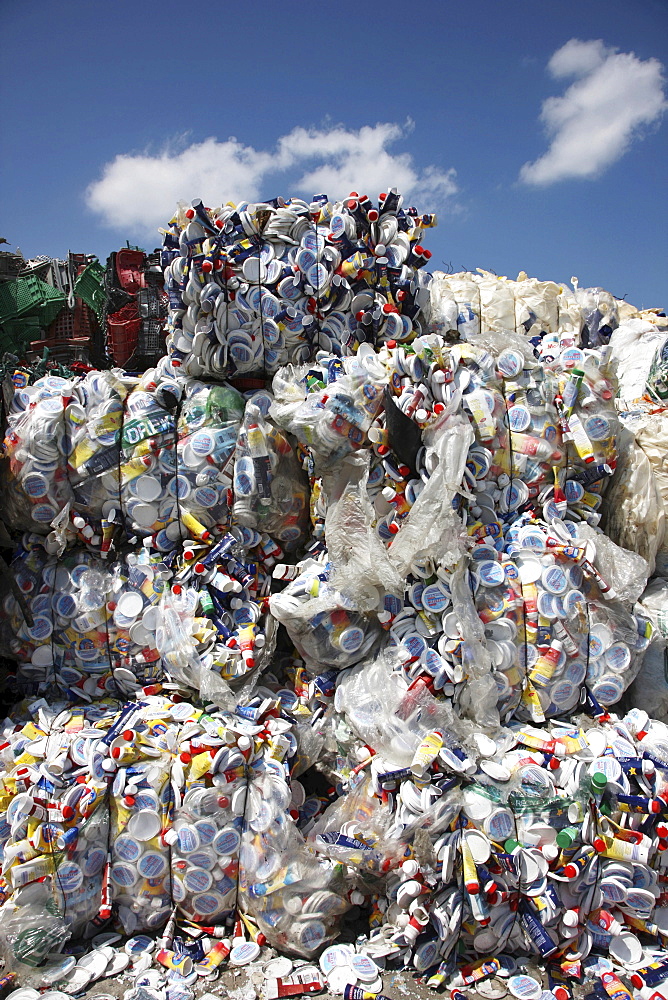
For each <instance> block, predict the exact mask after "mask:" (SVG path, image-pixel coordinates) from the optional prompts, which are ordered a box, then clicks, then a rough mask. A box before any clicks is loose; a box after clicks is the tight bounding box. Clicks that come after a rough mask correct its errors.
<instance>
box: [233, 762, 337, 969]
mask: <svg viewBox="0 0 668 1000" xmlns="http://www.w3.org/2000/svg"><path fill="white" fill-rule="evenodd" d="M248 796H249V801H248V807H247V812H248V817H249V819H248V822H247V824H246V825H245V829H244V834H243V842H242V847H241V854H240V883H239V885H240V889H241V893H242V897H241V905H242V909H243V910H244V911H245V912H247V913H249V914H250V915H251V916H252V917H253V918H254V919H255V920H256V921H257V924H258V926H259V927H260V929H261V930H262V931H263V932H264V934H265V935H266V937H267V940H268V941H269V943H270V944H271V945H273V946H274V947H275V948H280V950H281V951H287V952H289V953H292V954H294V953H296V954H298V955H305V956H312V955H314V954H316V953H317V952H318V951H319V950H320V949H321V948H322V946H323V945H324V944H326V943H327V942H328V941H331V940H332V939H333V938H334V937H335V936H336V933H337V930H338V922H339V918H340V917H341V915H342V914H344V913H345V912H346V910H347V909H348V907H349V903H348V900H347V899H346V896H345V888H346V887H345V883H344V881H343V878H342V873H341V871H340V868H339V867H338V866H334V865H333V864H331V863H330V862H328V861H326V860H323V859H320V858H318V857H317V856H316V855H315V854H313V853H312V852H311V851H310V850H309V849H308V847H307V846H306V844H305V842H304V838H303V837H302V835H301V833H300V832H299V830H298V829H297V828H296V826H295V824H294V822H293V820H292V819H291V818H290V816H289V815H288V812H287V809H288V806H289V804H290V789H289V787H288V785H287V783H286V782H285V781H284V780H283V778H282V777H281V776H280V775H279V774H275V773H273V772H272V771H271V770H266V771H264V772H263V773H260V774H258V775H256V776H255V777H254V778H253V780H252V781H251V783H250V785H249V789H248Z"/></svg>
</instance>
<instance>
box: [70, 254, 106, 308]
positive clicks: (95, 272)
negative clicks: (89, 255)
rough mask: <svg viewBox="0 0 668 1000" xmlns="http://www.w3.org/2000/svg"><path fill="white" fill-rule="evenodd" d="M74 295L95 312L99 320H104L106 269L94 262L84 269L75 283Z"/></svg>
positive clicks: (96, 261)
mask: <svg viewBox="0 0 668 1000" xmlns="http://www.w3.org/2000/svg"><path fill="white" fill-rule="evenodd" d="M74 294H75V295H78V296H79V298H80V299H83V301H84V302H85V303H86V305H87V306H90V308H91V309H92V310H93V312H94V313H95V315H96V316H97V318H98V319H101V318H102V312H103V310H104V304H105V301H106V298H107V296H106V292H105V290H104V267H103V266H102V264H100V262H99V260H94V261H92V263H90V264H88V266H87V267H85V268H84V269H83V271H82V272H81V274H80V275H79V277H78V278H77V279H76V281H75V282H74Z"/></svg>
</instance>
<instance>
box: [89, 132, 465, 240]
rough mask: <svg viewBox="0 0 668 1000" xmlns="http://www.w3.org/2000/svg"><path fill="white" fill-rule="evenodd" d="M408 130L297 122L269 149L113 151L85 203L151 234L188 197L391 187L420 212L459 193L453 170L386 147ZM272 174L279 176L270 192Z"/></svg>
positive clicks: (208, 199) (218, 200)
mask: <svg viewBox="0 0 668 1000" xmlns="http://www.w3.org/2000/svg"><path fill="white" fill-rule="evenodd" d="M410 128H411V123H410V122H409V123H407V125H406V126H404V127H402V126H400V125H397V124H393V123H379V124H378V125H366V126H364V127H363V128H360V129H358V130H354V129H346V128H345V127H344V126H343V125H338V126H335V127H333V128H325V129H305V128H301V127H298V128H294V129H293V130H292V131H291V132H289V133H288V134H287V135H284V136H281V137H280V138H279V140H278V142H277V143H276V146H275V148H274V149H273V150H271V151H266V150H258V149H255V148H254V147H253V146H245V145H243V144H242V143H240V142H239V141H238V140H237V139H236V138H234V137H231V138H229V139H227V140H225V141H219V140H218V139H215V138H209V139H205V140H204V141H203V142H197V143H192V144H190V145H184V140H181V141H180V142H175V143H172V144H170V145H169V146H168V147H166V148H165V149H164V150H162V151H161V152H160V153H158V154H156V155H151V154H149V153H139V154H134V155H133V154H121V155H119V156H117V157H115V159H113V160H112V161H111V162H110V163H107V164H106V165H105V166H104V168H103V170H102V175H101V177H100V178H99V179H98V180H96V181H94V182H93V183H92V184H91V185H90V186H89V187H88V190H87V191H86V202H87V204H88V207H89V208H91V209H92V210H93V211H94V212H95V213H97V214H98V215H99V216H100V217H101V220H102V222H103V223H104V224H105V225H107V226H110V227H112V228H114V229H122V230H125V231H131V232H142V233H149V232H152V233H154V232H155V230H156V229H157V228H158V227H159V226H162V225H165V223H166V222H167V221H168V220H169V219H170V218H171V216H172V214H173V212H174V209H175V207H176V204H177V202H178V201H179V200H184V201H188V202H189V201H191V200H192V199H193V198H202V200H203V201H204V203H205V204H210V205H220V204H223V203H224V202H226V201H240V200H241V199H242V198H243V199H246V200H248V201H253V200H256V199H258V198H260V197H272V196H273V194H274V193H281V194H284V195H286V196H287V195H290V194H293V193H294V194H299V195H303V196H308V197H310V196H311V195H313V194H317V193H325V194H328V195H329V196H330V198H333V199H338V198H344V197H345V196H346V195H347V194H349V192H350V191H351V190H353V189H355V190H357V191H359V193H360V194H369V196H370V197H372V198H373V197H375V196H376V195H377V194H378V193H379V192H380V191H384V190H386V189H387V188H388V187H396V188H398V189H399V191H401V193H402V194H403V195H404V196H406V197H410V198H411V199H420V200H422V199H424V201H425V204H424V205H422V204H421V205H420V206H419V207H421V208H423V209H424V210H425V211H431V210H433V209H435V208H441V207H442V206H443V204H444V203H445V202H446V201H447V200H448V199H451V198H452V196H453V195H454V194H455V193H456V192H457V185H456V183H455V171H454V170H453V169H449V170H442V169H441V168H439V167H436V166H434V165H429V166H427V167H425V168H424V169H422V170H420V169H419V168H418V167H416V165H415V163H414V161H413V157H412V156H411V154H410V153H393V152H391V151H390V150H389V148H388V147H390V146H392V145H393V144H394V143H396V142H398V141H399V140H400V139H403V138H404V137H405V135H406V133H407V132H408V131H410ZM278 175H284V176H283V177H282V178H281V177H280V176H278ZM270 178H276V180H273V179H272V180H271V190H267V185H268V183H269V181H270ZM274 188H276V190H275V191H274ZM362 189H363V190H362Z"/></svg>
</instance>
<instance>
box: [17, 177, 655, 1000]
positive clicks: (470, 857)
mask: <svg viewBox="0 0 668 1000" xmlns="http://www.w3.org/2000/svg"><path fill="white" fill-rule="evenodd" d="M434 221H435V220H434V218H433V216H430V215H419V214H418V212H417V211H416V210H413V209H408V208H406V209H405V208H404V207H403V205H402V201H401V199H400V197H399V196H398V195H397V194H396V192H389V193H388V194H386V195H382V196H381V197H380V199H379V201H378V202H377V203H372V202H370V200H369V199H367V198H366V197H365V196H359V195H351V196H350V198H349V199H347V200H346V201H345V202H340V203H332V202H329V201H328V200H327V199H326V198H325V197H324V196H323V197H318V198H316V199H315V200H314V201H313V202H312V203H311V204H308V203H304V202H300V201H299V200H297V199H291V200H289V201H287V202H286V201H283V200H281V199H276V201H275V202H272V203H263V204H261V205H259V204H258V205H249V204H247V203H241V204H240V205H237V206H225V208H222V209H216V208H211V209H209V208H206V207H205V206H203V205H202V204H201V202H195V203H193V206H192V208H191V209H186V208H185V207H183V208H181V209H179V212H178V213H177V215H176V216H175V218H174V219H173V220H172V222H171V223H170V224H169V226H168V227H166V230H165V249H164V254H163V266H164V267H165V273H166V279H165V280H166V289H167V291H168V293H169V295H170V305H171V313H170V333H169V338H168V355H167V356H166V357H165V358H164V359H162V360H161V361H160V362H159V364H158V365H157V366H156V368H155V369H153V370H152V371H150V372H147V373H146V374H145V375H144V376H142V378H141V379H137V378H132V377H130V376H128V375H126V374H125V373H123V372H121V371H118V370H114V371H112V372H104V373H100V372H93V373H90V374H89V375H87V376H86V377H85V378H84V379H81V380H64V379H59V378H55V377H53V376H46V377H45V378H43V379H40V380H39V381H37V382H35V383H34V384H32V385H29V384H20V379H18V378H17V381H16V384H15V385H14V387H13V390H12V391H11V392H10V393H7V392H6V397H7V402H8V405H7V411H8V427H7V434H6V450H7V454H8V457H9V464H10V477H9V485H8V487H7V492H6V496H7V505H6V506H7V510H8V515H7V516H8V520H9V522H10V523H11V524H12V525H13V526H14V527H15V528H17V529H19V530H22V531H23V532H24V533H23V535H22V537H21V540H20V543H19V544H18V545H17V549H16V552H15V554H14V559H13V562H12V564H11V580H7V581H6V591H5V594H4V596H3V598H2V629H3V633H4V636H5V648H6V650H7V651H8V655H9V656H10V657H12V658H13V659H14V660H15V661H16V665H17V667H16V670H17V684H18V686H19V689H20V692H21V693H22V694H24V695H25V698H24V701H23V703H22V704H21V706H20V707H19V708H17V714H16V715H15V717H14V719H12V720H11V721H10V720H7V721H6V722H5V723H4V726H3V733H2V737H3V739H2V743H1V744H0V761H1V765H2V766H1V768H0V806H1V807H2V810H3V811H2V818H1V822H0V843H1V845H2V853H1V866H2V867H1V875H0V890H1V891H2V894H3V896H4V903H3V907H2V915H3V919H2V920H0V949H1V951H2V954H3V956H4V958H5V962H6V968H7V970H8V972H10V973H11V974H14V975H16V977H17V978H18V981H19V982H20V983H21V984H22V985H35V986H40V987H43V986H47V985H51V984H58V983H61V984H64V985H65V986H66V984H67V983H68V982H70V983H76V984H80V983H81V982H82V981H83V979H85V978H86V973H85V971H82V970H85V968H87V966H86V965H85V959H79V961H78V962H76V964H75V961H76V960H73V957H72V956H70V955H68V954H67V952H66V949H65V950H63V948H64V947H65V942H66V941H67V939H68V937H69V936H73V937H75V938H83V940H84V941H87V940H92V939H93V938H94V937H95V936H96V935H97V934H98V933H99V932H100V930H102V929H105V928H108V927H112V926H113V927H115V928H117V929H118V930H119V931H120V933H121V934H123V935H125V936H130V937H131V942H128V945H127V947H128V948H129V950H128V951H127V954H128V955H130V956H131V961H132V965H133V968H134V969H135V971H136V972H137V973H138V974H141V973H143V972H144V971H145V970H146V968H147V963H148V965H150V963H151V961H152V959H151V958H150V945H151V940H152V939H154V938H155V939H157V950H156V953H155V954H156V956H158V957H157V958H156V961H158V962H159V963H160V965H161V967H163V968H165V969H168V970H169V971H165V976H166V977H167V978H166V980H160V982H167V983H169V985H170V988H179V989H182V990H183V991H185V992H184V994H183V995H184V996H185V997H186V998H187V1000H189V997H190V995H191V994H190V993H188V992H187V991H189V990H190V987H191V986H192V985H193V984H194V982H195V981H196V980H197V978H198V977H201V978H202V979H203V980H204V981H207V979H211V978H215V976H216V975H217V974H218V973H217V969H218V968H219V967H220V965H221V963H222V962H224V961H227V959H228V958H229V961H230V963H231V965H232V966H234V965H237V964H243V962H245V961H251V960H253V959H255V958H257V957H259V956H260V957H261V955H262V952H261V950H260V949H261V948H262V947H263V946H264V944H265V943H268V944H269V945H270V946H273V947H275V948H277V949H279V950H280V951H281V952H283V953H285V954H291V955H294V956H303V957H305V958H307V959H309V960H311V959H318V958H320V969H321V971H322V973H323V975H326V976H327V977H328V981H329V982H330V986H331V987H332V989H334V987H335V986H336V988H337V989H339V987H340V989H339V992H341V990H342V989H343V986H342V983H343V980H342V976H343V975H345V976H347V977H350V976H352V979H350V978H348V979H346V985H347V986H348V987H351V985H354V983H355V982H357V981H358V976H357V972H355V969H357V970H358V972H359V975H360V976H366V978H362V979H359V981H360V983H361V984H362V985H363V984H364V983H372V982H373V983H374V984H375V987H374V988H375V989H376V992H377V991H378V984H377V982H376V979H374V978H373V977H374V975H375V973H376V971H377V973H378V977H381V972H382V968H383V967H384V965H385V963H388V962H389V963H392V962H393V961H396V962H399V963H403V964H405V965H407V966H408V967H410V968H411V969H413V970H414V971H415V972H417V973H419V974H420V975H422V976H423V977H424V978H425V980H426V981H427V983H428V984H429V985H430V986H432V987H438V986H441V985H449V986H450V987H452V988H455V987H458V986H461V985H467V984H470V983H473V982H474V981H476V980H477V979H478V978H480V977H481V976H482V977H484V976H490V975H493V974H494V973H496V972H500V970H501V968H502V962H501V958H503V959H504V961H505V960H506V959H507V961H508V962H509V963H513V962H514V959H512V958H511V957H510V956H511V955H514V956H517V957H518V960H519V961H522V959H523V958H527V957H530V958H535V959H540V960H541V961H543V962H545V963H547V968H548V971H549V974H550V976H551V977H552V983H553V986H554V983H556V982H557V980H559V981H567V980H568V978H569V977H571V976H574V975H580V976H582V975H584V976H587V975H589V976H590V977H596V976H601V975H604V974H606V975H607V974H612V970H613V968H615V969H616V970H617V971H618V972H620V973H621V974H622V975H626V974H627V973H628V974H630V973H631V971H633V970H635V969H637V968H641V969H642V967H643V964H645V965H646V964H648V963H649V962H650V961H651V960H653V959H654V958H656V957H657V956H659V957H661V958H663V952H662V951H661V944H662V942H663V940H664V938H665V935H666V934H667V933H668V916H666V913H667V909H666V907H665V906H664V901H665V897H664V888H665V878H666V875H665V868H666V866H665V862H664V859H665V858H666V857H667V856H668V855H667V854H666V848H668V784H667V781H666V773H668V727H667V726H666V725H665V724H663V723H662V722H660V721H656V720H653V719H652V718H651V709H652V706H651V705H647V704H646V702H642V704H641V703H640V700H638V702H637V705H636V707H631V705H632V702H630V701H629V693H628V692H629V686H630V685H631V684H632V683H634V679H635V678H636V677H638V678H639V679H638V680H635V683H634V686H633V688H632V689H631V690H632V691H639V690H640V688H639V685H640V683H641V681H640V679H641V678H642V677H643V676H650V674H643V672H642V671H648V670H651V671H654V674H656V671H657V669H658V667H657V664H658V663H659V662H660V657H661V656H662V655H663V651H664V648H665V639H664V637H663V635H662V634H661V633H662V632H663V626H662V622H663V619H662V618H661V615H662V614H663V611H662V608H663V603H664V594H663V590H662V589H661V587H663V583H661V584H658V583H655V585H654V586H653V587H652V586H650V588H649V589H648V590H646V586H647V582H648V575H649V572H650V568H651V564H652V563H653V562H656V564H657V566H658V567H660V566H661V565H662V564H661V558H662V556H661V549H660V544H661V540H660V539H659V538H658V535H659V534H660V531H661V524H662V523H663V522H662V521H661V515H662V514H663V508H662V502H663V501H662V495H661V484H659V486H658V487H657V484H656V481H655V476H656V473H655V463H654V462H653V459H652V456H651V454H650V452H651V447H650V445H649V444H646V448H647V450H646V451H645V450H644V451H643V455H645V456H646V458H645V461H644V462H643V461H642V460H641V459H640V456H639V455H638V454H637V450H638V449H642V448H643V441H642V434H641V432H640V430H639V429H638V427H636V428H635V429H634V428H633V427H632V425H631V420H630V418H629V417H628V415H626V414H622V419H623V423H624V430H623V433H622V428H621V425H620V418H619V416H618V412H617V406H616V403H615V397H616V392H617V384H618V382H617V380H620V381H623V380H624V375H625V370H626V368H625V366H626V364H627V361H626V360H625V359H626V358H628V356H629V350H628V343H627V341H628V338H629V337H636V338H638V337H640V338H642V337H643V336H648V337H650V338H651V339H652V342H653V347H652V351H653V352H654V353H652V358H653V359H654V360H653V361H652V362H651V363H650V364H649V367H648V368H647V374H643V375H642V376H638V375H637V373H636V374H634V375H633V376H632V378H630V379H629V381H628V385H629V386H631V385H633V386H634V387H635V386H637V385H640V384H641V382H642V384H643V386H644V387H647V386H653V387H654V389H655V390H656V391H657V392H658V391H659V390H661V391H662V389H661V386H662V382H661V379H662V378H663V375H662V371H663V369H662V368H661V365H662V364H663V361H662V354H660V353H659V354H658V353H657V351H659V349H661V350H662V345H661V344H660V343H659V342H658V341H657V340H656V331H657V329H658V328H659V324H658V323H654V322H653V321H652V320H647V323H649V324H650V327H651V329H649V330H645V329H644V327H643V328H642V329H641V328H640V327H637V328H636V327H634V326H629V324H633V323H634V322H636V321H637V322H641V319H640V317H639V316H636V315H635V314H634V312H633V309H632V307H629V306H628V305H627V304H626V303H620V302H619V301H617V300H615V299H614V297H613V296H611V295H609V293H607V292H605V291H604V290H602V289H579V288H578V286H577V282H575V283H574V287H573V289H572V290H570V289H568V288H566V287H564V286H561V285H557V284H554V283H552V282H539V281H537V280H535V279H530V278H527V277H526V275H520V277H519V278H518V280H517V281H516V282H512V281H510V280H508V279H506V278H499V277H497V276H495V275H491V274H489V273H487V272H479V273H477V274H469V273H467V274H461V275H444V274H441V273H438V272H437V273H436V274H435V275H433V276H431V275H429V274H427V273H426V272H425V271H424V270H423V269H422V265H423V264H424V263H425V262H426V260H427V259H428V254H427V252H426V251H425V250H424V249H423V248H422V244H421V242H420V240H421V236H422V232H423V230H424V229H426V228H428V227H429V226H430V225H432V224H433V222H434ZM644 322H645V318H643V319H642V323H644ZM611 338H612V339H611ZM615 338H617V339H616V340H615ZM608 341H611V345H609V344H608ZM615 345H617V346H615ZM644 347H647V351H644V353H643V358H645V355H646V354H647V355H649V353H651V352H650V347H649V345H648V344H644ZM643 349H644V348H643ZM645 361H646V358H645ZM645 361H643V364H645ZM644 371H645V369H643V372H644ZM267 372H269V373H272V374H273V376H274V377H273V381H272V384H271V391H269V388H268V387H267V388H263V389H257V388H251V389H248V390H247V391H245V392H244V391H242V389H241V388H234V387H233V386H232V385H230V384H229V383H227V382H223V381H221V380H222V379H223V378H225V377H227V376H230V375H234V376H238V375H240V374H242V375H251V374H265V373H267ZM238 384H239V385H240V386H242V383H238ZM630 391H631V389H629V392H630ZM646 417H647V420H649V415H646ZM644 419H645V417H643V420H644ZM642 426H643V429H644V428H646V427H647V426H648V424H645V423H643V425H642ZM653 433H654V431H653ZM655 438H656V434H655ZM653 440H654V439H653ZM652 447H655V450H656V449H658V445H652ZM634 456H636V457H635V458H634ZM624 511H629V518H628V522H627V521H626V520H625V518H624V516H623V512H624ZM641 511H645V512H647V515H648V517H649V518H650V519H651V520H652V523H654V520H656V524H657V526H658V527H657V531H656V532H652V531H651V530H648V529H645V530H644V531H634V530H633V527H632V525H633V524H634V523H636V521H633V520H632V512H633V514H634V515H635V516H636V519H638V518H639V516H640V512H641ZM637 523H638V524H639V520H637ZM608 525H609V526H610V530H609V534H606V533H604V531H603V530H602V526H605V527H606V529H607V527H608ZM622 542H623V543H624V547H622V545H621V544H620V543H622ZM664 582H665V581H664ZM10 584H11V587H10ZM643 592H645V594H644V597H643V596H642V595H643ZM652 623H653V624H654V626H655V627H654V629H653V625H652ZM279 626H280V627H279ZM639 671H641V672H640V674H639V673H638V672H639ZM632 697H637V698H638V699H640V697H641V696H640V695H639V694H637V695H635V694H634V695H633V696H632ZM623 698H625V699H626V701H622V699H623ZM622 705H623V707H620V706H622ZM657 708H660V705H657ZM645 709H646V710H645ZM616 713H618V714H616ZM655 714H656V713H655ZM39 879H44V881H37V880H39ZM351 909H352V911H353V913H352V915H353V916H354V917H355V918H358V917H360V916H363V917H365V918H368V922H369V928H368V934H367V935H366V936H362V937H360V938H358V941H357V943H356V945H355V946H354V948H353V953H354V957H355V958H356V959H357V960H358V961H357V963H356V964H355V963H354V962H352V958H350V956H348V958H345V961H344V957H342V954H343V953H342V952H340V951H332V950H331V949H332V948H334V949H336V948H337V947H338V945H335V944H332V943H333V942H335V941H336V939H337V937H338V935H339V933H340V929H341V926H342V920H343V919H345V916H346V914H347V913H348V911H349V910H351ZM28 913H29V914H30V918H29V919H26V920H25V921H23V920H22V917H23V916H25V915H27V914H28ZM203 928H204V930H203ZM143 934H147V935H148V938H143V937H142V936H141V935H143ZM202 935H204V936H203V937H202ZM200 939H201V940H202V941H204V942H205V944H206V948H205V947H204V945H202V946H201V948H200V949H199V951H198V950H197V947H199V945H198V946H197V947H196V942H198V941H200ZM146 941H148V942H149V943H148V944H146V943H145V942H146ZM142 942H144V943H142ZM186 946H187V947H186ZM188 948H190V949H191V951H188ZM323 949H325V950H324V952H323ZM355 949H356V952H355ZM191 953H192V954H193V955H195V958H192V959H189V961H190V965H191V966H192V971H188V972H186V973H185V974H184V961H185V959H184V958H183V956H184V955H186V957H187V956H188V955H190V954H191ZM358 953H361V954H358ZM601 953H608V954H609V956H610V957H609V958H606V959H604V958H602V957H601ZM346 954H348V953H347V952H346ZM337 956H338V957H337ZM497 956H500V957H497ZM82 962H83V963H84V964H83V965H82V964H81V963H82ZM351 962H352V964H351ZM605 962H608V965H607V966H606V965H605V964H602V963H605ZM613 962H614V963H616V964H615V965H614V966H613V964H612V963H613ZM342 964H343V965H345V966H346V970H347V971H345V973H339V974H338V978H337V974H336V973H335V972H334V970H335V969H336V968H337V967H338V966H340V965H342ZM73 965H74V967H73ZM188 968H189V970H190V967H188ZM179 970H180V971H179ZM476 970H482V971H480V975H478V972H477V971H476ZM315 973H316V977H317V975H319V973H318V970H315ZM193 975H194V977H195V978H194V979H193V978H192V977H193ZM68 977H69V978H68ZM555 977H556V978H555ZM520 978H521V977H520ZM666 978H667V979H668V974H667V976H666ZM278 981H279V980H276V982H278ZM379 981H380V982H381V983H382V978H381V979H380V980H379ZM151 982H153V980H151ZM273 982H274V980H272V983H273ZM642 982H644V980H642ZM148 985H150V984H148ZM292 986H294V984H292ZM292 986H291V988H292ZM140 988H141V989H144V988H148V986H147V984H144V985H142V986H140V987H138V989H140ZM151 988H153V987H151ZM286 988H287V987H286ZM518 988H519V987H518ZM555 988H556V987H555ZM622 988H623V987H622ZM643 988H644V987H643ZM271 989H272V990H274V991H278V989H279V988H278V986H273V985H272V986H271ZM293 992H294V991H293ZM275 995H276V996H279V995H281V993H280V992H275ZM495 995H496V994H495ZM514 995H519V994H514ZM527 995H528V994H527ZM553 995H554V996H555V997H556V1000H564V997H562V996H561V995H559V994H557V993H554V994H553ZM180 996H181V994H180ZM490 996H491V994H490ZM638 1000H646V998H645V994H643V993H638Z"/></svg>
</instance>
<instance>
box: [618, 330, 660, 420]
mask: <svg viewBox="0 0 668 1000" xmlns="http://www.w3.org/2000/svg"><path fill="white" fill-rule="evenodd" d="M666 339H668V336H667V334H666V332H665V331H661V330H659V329H657V328H656V327H655V326H654V325H653V324H651V323H645V322H643V321H642V320H641V319H628V320H626V321H625V322H623V323H620V325H619V327H618V328H617V329H616V330H615V331H614V333H613V334H612V336H611V337H610V350H609V354H608V358H607V362H606V368H607V370H608V371H609V372H611V373H612V374H613V375H614V376H615V377H616V379H617V382H618V384H619V392H618V395H619V398H620V399H623V400H627V401H629V402H630V401H632V400H635V399H640V398H641V397H642V396H644V395H645V393H646V391H647V382H648V380H649V375H650V371H651V369H652V365H653V363H654V361H655V358H656V357H657V355H659V354H660V353H661V351H662V349H663V347H664V345H665V343H666Z"/></svg>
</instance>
